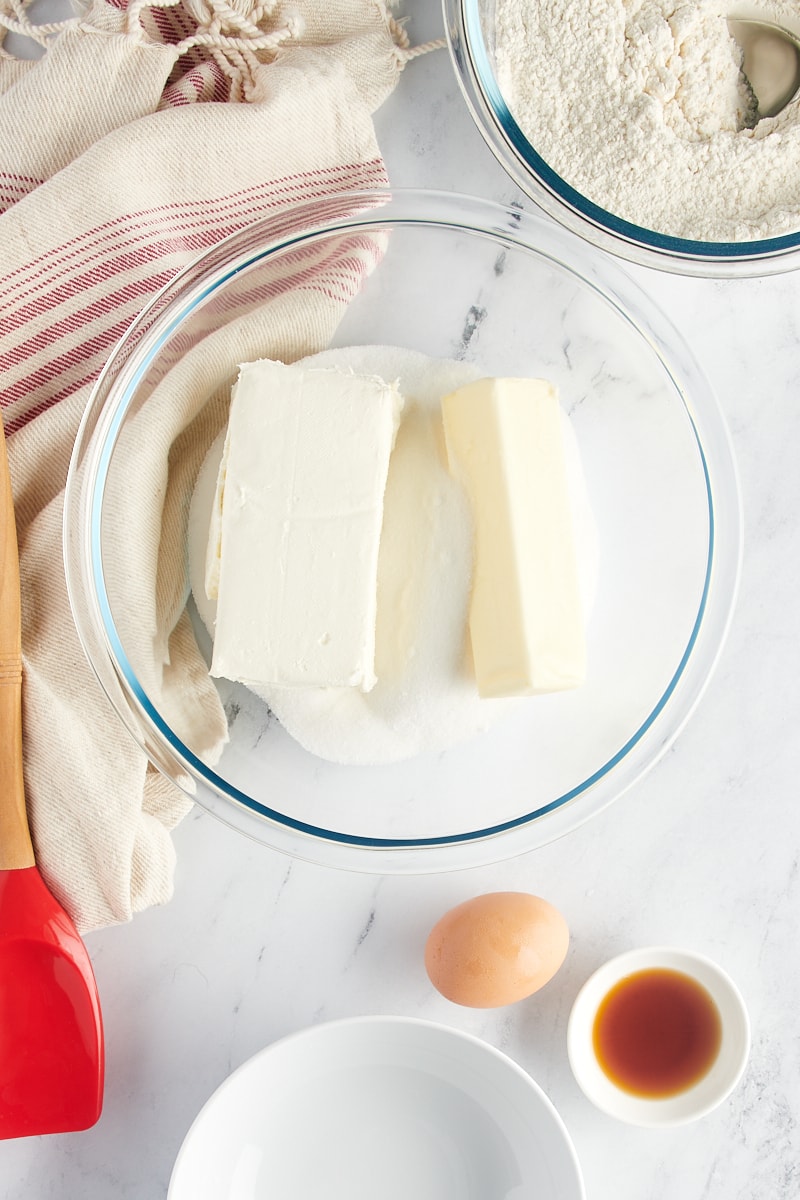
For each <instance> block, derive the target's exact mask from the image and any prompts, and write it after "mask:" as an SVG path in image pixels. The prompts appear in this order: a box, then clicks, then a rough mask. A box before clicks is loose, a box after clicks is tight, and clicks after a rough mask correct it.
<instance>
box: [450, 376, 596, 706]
mask: <svg viewBox="0 0 800 1200" xmlns="http://www.w3.org/2000/svg"><path fill="white" fill-rule="evenodd" d="M442 416H443V421H444V429H445V438H446V443H447V452H448V460H449V464H450V470H451V472H452V473H453V474H454V475H455V476H456V477H457V478H458V479H460V480H461V482H462V484H463V486H464V488H465V490H466V492H467V494H468V496H469V498H470V502H471V505H472V511H473V520H474V524H475V534H474V536H475V563H474V575H473V582H472V594H471V598H470V616H469V630H470V640H471V642H472V656H473V661H474V666H475V675H476V679H477V684H478V691H479V693H480V695H481V696H487V697H490V696H524V695H535V694H538V693H540V692H554V691H562V690H565V689H568V688H574V687H578V686H579V685H580V684H581V683H583V682H584V680H585V677H586V635H585V628H584V615H583V606H582V602H581V595H580V588H579V577H578V566H577V559H576V552H575V543H574V535H573V528H572V512H571V505H570V493H569V488H568V480H567V473H566V460H565V454H564V445H563V441H562V425H561V422H562V419H563V418H562V414H561V411H560V406H559V403H558V395H557V393H556V391H555V389H554V388H553V387H552V386H551V385H550V384H549V383H547V382H545V381H544V380H541V379H480V380H477V381H476V382H474V383H469V384H467V385H466V386H464V387H461V388H458V389H457V390H456V391H454V392H451V393H450V394H449V395H447V396H444V397H443V399H442Z"/></svg>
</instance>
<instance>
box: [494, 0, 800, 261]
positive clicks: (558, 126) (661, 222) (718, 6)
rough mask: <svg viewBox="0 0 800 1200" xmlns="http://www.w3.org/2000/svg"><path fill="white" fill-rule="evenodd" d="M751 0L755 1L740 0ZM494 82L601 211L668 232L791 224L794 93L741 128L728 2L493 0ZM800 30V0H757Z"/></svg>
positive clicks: (750, 230) (741, 92)
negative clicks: (771, 113)
mask: <svg viewBox="0 0 800 1200" xmlns="http://www.w3.org/2000/svg"><path fill="white" fill-rule="evenodd" d="M750 8H752V5H751V6H750ZM494 9H495V13H494V15H495V37H496V46H495V58H496V64H497V75H498V82H499V83H500V86H501V88H502V90H503V92H504V95H505V97H506V100H507V102H508V105H509V108H510V110H511V112H512V113H513V115H514V117H515V119H516V121H517V123H518V125H519V126H520V128H521V129H522V130H523V132H524V133H525V134H526V136H527V138H528V140H529V141H530V142H531V144H532V146H533V147H534V148H535V149H536V151H537V152H538V154H539V155H540V156H541V157H542V158H543V159H544V160H545V162H546V163H547V164H548V165H549V166H550V167H551V168H552V169H553V170H554V171H555V172H556V173H557V174H558V175H560V176H561V178H562V179H564V180H565V181H566V182H567V183H568V184H570V185H571V186H572V187H574V188H575V189H576V190H577V191H579V192H581V193H582V194H583V195H584V196H585V197H586V198H587V199H589V200H591V201H593V202H594V203H595V204H597V205H599V206H600V207H601V208H603V209H606V210H607V211H609V212H611V213H614V214H616V215H617V216H619V217H622V218H623V219H624V220H626V221H630V222H632V223H633V224H636V225H640V226H645V227H646V228H648V229H653V230H656V231H657V232H660V233H662V234H668V235H671V236H674V237H683V238H692V239H700V240H708V241H745V240H750V239H759V238H764V237H772V236H777V235H780V234H784V233H788V232H793V231H795V230H797V229H798V228H800V99H798V98H797V97H796V98H795V99H794V100H792V102H791V104H790V105H789V106H788V107H787V108H785V109H784V110H783V112H781V113H780V114H778V116H777V117H772V118H765V119H762V120H760V121H758V123H757V124H756V125H755V127H754V128H752V129H747V128H742V127H741V126H742V122H743V120H745V119H746V111H747V108H748V104H749V102H750V98H749V95H748V89H747V87H746V84H745V83H744V81H743V79H742V76H741V71H740V63H741V55H740V52H739V50H738V47H737V46H736V43H735V42H734V41H733V39H732V38H731V36H730V34H729V32H728V27H727V22H726V16H728V15H734V14H735V11H736V3H735V0H688V2H684V3H680V0H591V3H590V2H589V0H495V5H494ZM760 11H761V12H762V15H763V18H764V19H765V20H770V21H772V22H773V23H775V24H779V25H780V24H787V25H788V26H789V27H797V26H798V22H800V2H798V0H774V2H773V3H771V4H764V5H763V6H760Z"/></svg>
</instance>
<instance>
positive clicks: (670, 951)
mask: <svg viewBox="0 0 800 1200" xmlns="http://www.w3.org/2000/svg"><path fill="white" fill-rule="evenodd" d="M567 1051H568V1054H569V1061H570V1065H571V1067H572V1072H573V1074H574V1076H575V1078H576V1080H577V1082H578V1084H579V1086H580V1088H581V1090H582V1091H583V1092H584V1094H585V1095H586V1096H587V1097H588V1099H589V1100H591V1101H592V1103H593V1104H595V1105H596V1106H597V1107H598V1108H599V1109H601V1110H602V1111H603V1112H606V1113H608V1114H609V1115H611V1116H614V1117H617V1118H618V1119H619V1120H621V1121H626V1122H628V1123H630V1124H633V1125H644V1126H659V1125H661V1126H665V1125H680V1124H683V1123H685V1122H687V1121H693V1120H696V1119H697V1118H699V1117H702V1116H704V1115H705V1114H706V1113H708V1112H710V1111H711V1110H712V1109H713V1108H716V1107H717V1105H719V1104H721V1103H722V1102H723V1101H724V1100H725V1099H727V1097H728V1096H729V1095H730V1094H731V1092H732V1091H733V1089H734V1088H735V1087H736V1085H737V1083H738V1082H739V1080H740V1079H741V1077H742V1074H743V1072H744V1069H745V1067H746V1064H747V1058H748V1055H749V1051H750V1022H749V1018H748V1014H747V1009H746V1007H745V1004H744V1000H743V999H742V996H741V994H740V993H739V990H738V989H737V987H736V985H735V984H734V983H733V981H732V980H731V979H730V978H729V976H728V975H727V974H726V973H725V972H724V971H723V970H722V969H721V967H719V966H718V965H717V964H716V963H714V962H712V961H711V960H710V959H708V958H705V957H703V956H702V955H699V954H695V953H692V952H690V951H687V950H680V949H674V948H671V947H665V946H653V947H646V948H643V949H639V950H630V951H628V952H627V953H625V954H621V955H619V956H618V957H616V958H614V959H611V960H610V961H609V962H607V963H605V964H604V965H603V966H602V967H600V968H599V969H598V970H597V971H595V973H594V974H593V975H592V976H591V977H590V978H589V979H588V980H587V981H586V983H585V984H584V985H583V987H582V988H581V990H580V992H579V993H578V995H577V997H576V999H575V1003H574V1004H573V1007H572V1012H571V1013H570V1019H569V1026H568V1030H567Z"/></svg>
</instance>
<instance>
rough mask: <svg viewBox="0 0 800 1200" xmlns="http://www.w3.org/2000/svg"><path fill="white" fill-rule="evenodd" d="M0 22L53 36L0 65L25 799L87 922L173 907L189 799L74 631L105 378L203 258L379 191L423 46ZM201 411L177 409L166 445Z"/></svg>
mask: <svg viewBox="0 0 800 1200" xmlns="http://www.w3.org/2000/svg"><path fill="white" fill-rule="evenodd" d="M3 30H13V31H14V32H15V33H16V34H18V35H28V36H33V37H34V38H36V39H37V40H39V41H40V42H41V43H42V44H43V46H44V54H43V56H42V57H40V58H39V59H37V60H35V61H33V60H32V61H22V60H17V59H14V58H13V57H9V56H8V55H6V54H3V56H0V401H1V402H2V412H3V422H4V425H5V430H6V436H7V439H8V452H9V460H10V464H11V474H12V483H13V489H14V499H15V506H16V514H17V526H18V540H19V545H20V568H21V578H22V602H23V659H24V671H25V675H24V680H25V682H24V688H23V705H24V709H23V722H24V752H25V771H26V786H27V797H28V810H29V815H30V820H31V825H32V831H33V837H34V845H35V849H36V854H37V859H38V863H39V866H40V869H41V870H42V873H43V874H44V876H45V878H46V880H47V882H48V884H49V885H50V887H51V888H52V890H53V892H54V893H55V894H56V895H57V896H58V897H59V899H60V900H61V902H62V903H63V904H64V906H65V907H66V908H67V910H68V911H69V912H70V914H71V915H72V917H73V918H74V920H75V922H76V924H77V925H78V927H79V929H80V930H82V931H84V932H85V931H87V930H90V929H93V928H97V927H100V926H103V925H109V924H114V923H117V922H120V921H125V920H129V919H130V918H131V916H132V914H133V913H135V912H137V911H140V910H142V909H144V908H146V907H148V906H150V905H152V904H157V903H163V902H165V901H166V900H167V899H168V898H169V897H170V895H171V894H172V887H173V871H174V847H173V843H172V839H171V837H170V830H171V829H172V828H173V827H174V826H175V824H176V823H177V822H178V821H179V820H180V819H181V817H182V816H183V815H184V814H185V812H186V811H187V808H188V807H189V803H190V802H189V801H188V800H187V799H186V797H185V796H184V795H183V794H182V793H181V792H179V791H178V790H177V789H176V788H174V787H173V786H172V785H171V784H169V783H167V782H166V781H165V780H164V779H163V778H162V776H160V775H159V774H158V773H157V772H156V771H155V770H153V769H152V768H150V767H148V765H147V762H146V760H145V758H144V755H143V754H142V753H141V751H140V750H139V748H138V747H137V746H136V745H135V744H134V743H133V741H132V740H131V739H130V738H129V737H128V735H127V734H125V732H124V730H123V729H122V727H121V724H120V723H119V721H118V720H117V718H116V716H115V715H114V714H113V713H112V711H111V708H110V706H109V703H108V701H107V700H106V698H105V696H104V694H103V693H102V692H101V689H100V686H99V684H97V682H96V681H95V679H94V676H93V674H92V673H91V671H90V668H89V667H88V665H87V663H86V661H85V658H84V655H83V653H82V650H81V648H80V645H79V643H78V639H77V635H76V633H75V630H74V626H73V624H72V619H71V613H70V608H69V603H68V599H67V593H66V585H65V580H64V571H63V565H62V544H61V519H62V511H63V493H64V484H65V480H66V475H67V469H68V465H69V460H70V454H71V451H72V446H73V442H74V439H75V435H76V431H77V427H78V424H79V421H80V418H81V415H82V412H83V409H84V406H85V404H86V401H87V398H88V396H89V394H90V391H91V387H92V384H93V382H94V380H95V379H96V378H97V376H98V373H99V372H100V370H101V368H102V366H103V364H104V362H105V359H106V357H107V356H108V354H109V352H110V350H111V349H112V347H113V346H114V344H115V343H116V341H117V339H118V338H119V337H120V336H121V335H122V334H123V333H124V331H125V330H126V328H127V327H128V325H129V324H130V322H131V321H132V319H133V318H134V317H135V316H136V314H137V313H138V312H139V311H140V309H141V308H142V306H143V305H144V304H145V302H146V301H147V300H148V299H149V298H150V297H151V296H152V295H153V294H154V293H155V292H156V291H157V290H158V289H159V288H160V287H162V285H163V284H164V283H165V282H167V281H168V280H169V279H170V278H171V277H172V276H173V275H174V274H175V273H176V272H177V271H178V270H179V269H180V268H181V267H183V266H184V265H186V263H187V262H189V261H191V260H192V259H193V258H194V257H195V256H196V255H197V254H198V253H199V252H201V251H202V250H203V249H205V248H207V247H209V246H212V245H214V244H215V243H216V242H218V241H219V240H220V239H222V238H223V237H225V236H226V235H228V234H230V233H232V232H233V231H235V230H237V229H242V228H243V227H245V226H247V225H248V224H249V223H252V222H253V221H254V220H256V219H258V218H261V217H264V216H266V215H268V214H271V213H276V212H280V211H282V210H283V209H284V208H285V206H286V205H288V204H291V203H294V202H300V201H303V200H308V199H310V198H312V197H319V196H325V195H327V194H330V193H334V192H342V191H348V190H351V189H354V188H365V187H371V186H375V185H380V184H383V183H385V182H387V181H386V176H385V168H384V164H383V161H382V158H381V155H380V153H379V149H378V145H377V142H376V139H375V134H374V130H373V125H372V119H371V114H372V112H374V110H375V109H376V108H377V106H378V105H379V104H380V103H381V102H382V101H383V99H384V98H385V97H386V96H387V95H388V94H389V93H390V91H391V89H392V88H393V86H394V84H395V82H396V80H397V78H398V74H399V72H400V71H401V70H402V68H403V66H404V64H405V62H406V61H407V59H408V57H410V56H411V54H412V53H413V52H411V51H409V50H408V48H407V39H406V37H405V34H404V33H403V31H402V30H401V28H400V26H399V25H398V23H397V21H396V19H395V18H394V17H393V16H392V15H391V13H390V12H389V11H388V9H387V8H386V6H385V4H384V0H293V2H292V3H291V4H284V3H281V2H280V0H261V2H259V0H178V2H176V0H128V3H127V6H126V5H125V3H124V0H92V3H91V5H90V7H89V8H88V9H87V10H86V11H85V12H84V13H83V15H81V16H80V17H76V18H74V19H72V20H69V21H66V22H64V23H63V24H61V25H58V26H36V27H35V26H31V25H29V24H28V21H27V18H26V14H25V5H24V0H0V31H3ZM362 267H363V270H364V271H366V270H368V269H369V267H370V261H369V255H365V256H364V259H363V262H362ZM347 271H351V264H349V265H348V267H347ZM339 282H340V283H341V285H342V286H341V287H340V288H339V289H338V291H337V290H334V289H330V288H329V289H317V290H314V291H309V293H308V304H309V306H310V308H309V321H308V329H307V334H306V337H305V338H304V340H303V341H302V344H297V345H296V346H293V344H292V336H293V335H292V331H291V329H290V328H288V327H287V331H286V341H285V345H284V347H283V350H284V352H285V353H286V354H291V353H292V352H296V353H297V354H301V353H308V352H310V351H312V350H315V349H318V348H321V347H322V346H324V345H325V344H326V343H327V341H328V340H329V338H330V336H331V333H332V331H333V329H334V328H335V325H336V322H337V321H338V319H339V318H340V317H341V315H342V313H343V311H344V306H345V304H346V299H347V295H348V294H352V290H353V288H354V287H355V286H357V284H358V279H357V278H355V279H353V278H350V277H349V276H346V275H343V276H342V279H341V280H340V281H339ZM269 352H270V351H269V347H268V346H266V347H264V353H269ZM193 415H194V414H193V412H192V411H189V409H187V410H186V411H182V412H180V413H176V414H175V428H174V429H173V430H172V434H173V435H175V436H177V434H178V433H179V432H180V428H181V427H182V425H183V424H186V423H188V422H189V421H190V420H191V419H192V417H193ZM162 465H163V464H162ZM154 469H156V470H157V469H158V464H156V467H155V468H154ZM153 503H156V501H155V500H153ZM129 550H130V553H131V554H133V555H136V553H137V552H138V550H137V548H136V547H130V548H129ZM134 565H136V564H135V563H134ZM142 571H143V578H144V579H145V583H146V586H147V587H149V588H150V591H151V593H152V592H153V589H154V587H155V580H154V579H153V568H152V564H148V563H146V562H143V563H142ZM148 572H149V574H148ZM166 607H167V608H168V607H169V605H168V604H167V606H166ZM175 616H176V614H174V613H173V614H171V617H175ZM173 634H174V640H173V641H172V643H171V644H170V645H169V646H168V647H167V650H166V651H165V653H166V654H167V655H170V654H171V655H172V661H171V662H170V681H171V682H170V685H169V686H173V687H176V688H177V690H178V691H180V685H181V673H182V672H184V675H185V677H186V678H188V677H189V676H190V675H191V673H192V671H193V670H195V671H196V668H197V662H196V658H195V657H194V655H195V654H196V647H195V649H194V651H192V649H191V648H189V649H188V650H187V649H186V647H185V645H184V643H183V642H182V641H181V629H180V623H179V624H178V628H177V631H175V630H173V629H172V628H171V627H170V628H169V629H167V630H166V631H165V637H166V638H167V639H169V638H170V637H171V636H172V635H173ZM153 686H154V688H156V689H157V688H158V686H160V685H159V683H158V682H156V683H154V684H153ZM164 687H165V688H166V687H167V685H166V684H164ZM168 699H169V698H168V697H166V701H165V702H168ZM204 719H207V721H208V729H207V731H206V732H207V740H208V743H209V745H211V744H212V743H213V742H214V741H215V739H216V740H217V741H219V740H220V739H221V738H223V737H224V732H225V730H224V717H223V716H222V714H221V712H219V711H218V706H216V704H215V701H214V699H213V698H209V703H208V707H207V712H206V714H205V717H204Z"/></svg>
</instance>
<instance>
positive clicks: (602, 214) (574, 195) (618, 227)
mask: <svg viewBox="0 0 800 1200" xmlns="http://www.w3.org/2000/svg"><path fill="white" fill-rule="evenodd" d="M461 2H462V12H463V16H464V30H465V33H466V46H467V50H468V52H469V55H470V58H471V60H472V65H473V68H474V70H475V76H476V80H477V82H478V84H479V86H480V89H481V91H482V93H483V96H484V99H485V101H486V103H487V105H488V106H489V109H490V111H491V112H492V114H493V116H494V119H495V121H496V122H497V124H498V126H499V128H500V131H501V133H502V134H503V135H504V137H505V138H506V139H507V140H508V142H509V143H510V144H511V146H512V147H513V149H514V150H515V151H516V153H517V155H519V157H520V158H521V159H522V160H523V162H524V163H525V165H526V167H527V168H528V169H529V170H530V171H531V172H532V173H533V174H534V175H535V176H537V177H538V179H539V180H540V181H541V182H542V184H543V185H544V186H545V187H547V188H548V189H549V190H550V191H551V192H553V193H554V194H555V195H556V196H557V197H558V198H559V199H560V200H562V201H563V202H564V203H565V204H568V205H569V206H570V207H571V208H573V209H575V210H576V211H577V212H579V213H580V214H581V215H582V216H584V217H587V218H588V219H589V220H590V221H592V222H593V223H594V224H596V225H599V226H601V228H605V229H607V230H609V231H610V232H611V233H613V234H616V235H617V236H618V237H621V238H623V239H624V240H625V241H628V242H631V241H632V242H638V243H640V244H641V245H643V246H646V247H648V248H650V249H653V250H657V251H660V252H662V253H663V252H666V253H669V254H675V255H678V256H679V257H682V258H700V259H711V260H715V259H717V260H723V259H728V260H740V259H741V260H744V259H752V258H768V257H770V256H771V255H773V254H781V253H783V252H785V251H789V250H797V249H798V248H799V247H800V231H798V232H797V233H787V234H782V235H781V236H780V237H774V238H761V239H759V240H757V241H749V242H697V241H693V240H691V239H690V238H678V237H672V236H670V235H669V234H663V233H657V232H655V231H654V230H652V229H645V228H644V227H643V226H641V225H634V224H633V223H632V222H631V221H624V220H623V219H622V218H621V217H617V216H615V215H614V213H610V212H608V210H607V209H604V208H601V207H600V206H599V205H597V204H594V203H593V202H592V201H591V200H588V199H587V198H586V197H585V196H583V195H581V193H580V192H577V191H576V190H575V189H574V188H573V187H571V186H570V185H569V184H568V183H567V182H566V181H565V180H564V179H562V178H561V176H560V175H558V174H557V173H556V172H555V171H554V170H553V168H552V167H550V166H548V164H547V163H546V162H545V160H544V159H543V158H542V157H541V155H540V154H538V153H537V152H536V150H535V149H534V148H533V146H532V145H531V143H530V142H529V141H528V139H527V138H526V136H525V134H524V133H523V132H522V130H521V129H520V127H519V125H518V124H517V122H516V121H515V120H514V118H513V116H512V115H511V112H510V110H509V107H508V105H507V104H506V101H505V99H504V97H503V93H502V92H501V90H500V87H499V85H498V83H497V80H496V78H495V74H494V70H493V68H492V63H491V59H490V57H489V52H488V50H487V48H486V41H485V38H484V36H483V26H482V23H481V18H480V12H479V0H461Z"/></svg>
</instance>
